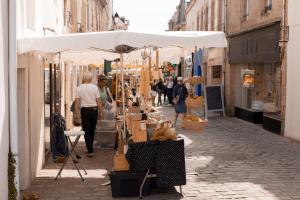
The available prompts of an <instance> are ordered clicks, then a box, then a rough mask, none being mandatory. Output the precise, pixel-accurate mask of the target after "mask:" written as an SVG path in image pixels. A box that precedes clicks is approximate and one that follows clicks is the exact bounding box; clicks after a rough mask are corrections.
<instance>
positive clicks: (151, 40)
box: [18, 31, 227, 63]
mask: <svg viewBox="0 0 300 200" xmlns="http://www.w3.org/2000/svg"><path fill="white" fill-rule="evenodd" d="M119 45H127V46H130V47H133V48H134V49H135V50H137V49H139V50H141V49H144V48H147V47H158V48H161V49H164V48H167V49H169V50H170V51H168V50H164V51H163V52H164V53H162V56H163V55H164V57H165V59H166V60H168V59H172V60H174V57H178V56H179V54H182V53H180V51H178V50H177V51H176V50H174V49H175V48H180V49H189V50H190V51H192V50H193V49H194V48H195V46H197V47H198V48H203V47H205V48H210V47H221V48H223V47H226V46H227V42H226V38H225V34H224V33H223V32H211V31H205V32H201V31H200V32H197V31H195V32H188V31H186V32H180V31H178V32H163V33H159V34H153V33H136V32H127V31H111V32H93V33H74V34H63V35H57V36H45V37H32V38H21V39H19V40H18V54H23V53H26V52H33V51H35V52H43V53H58V52H61V58H62V59H63V60H70V61H74V62H78V63H97V62H98V63H99V61H101V60H103V59H111V60H113V59H115V58H117V57H119V55H118V52H117V51H116V50H115V48H116V47H117V46H119ZM176 52H177V53H176ZM132 54H133V55H136V56H133V55H130V54H128V55H126V54H124V59H125V60H126V58H127V59H129V60H131V61H133V60H134V59H137V58H138V57H139V58H140V57H141V56H140V53H132ZM171 54H172V55H171ZM174 54H175V55H174ZM162 59H164V58H162Z"/></svg>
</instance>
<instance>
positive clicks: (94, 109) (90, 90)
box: [74, 72, 103, 157]
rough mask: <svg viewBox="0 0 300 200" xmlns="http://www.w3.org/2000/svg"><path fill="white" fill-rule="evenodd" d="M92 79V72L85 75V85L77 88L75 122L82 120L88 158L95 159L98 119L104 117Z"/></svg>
mask: <svg viewBox="0 0 300 200" xmlns="http://www.w3.org/2000/svg"><path fill="white" fill-rule="evenodd" d="M92 78H93V74H92V73H91V72H85V73H84V74H83V81H82V82H83V83H82V84H81V85H80V86H78V88H77V93H76V98H75V106H74V111H75V112H74V114H75V121H76V122H77V123H79V121H80V118H81V122H82V129H83V131H84V133H85V134H84V139H85V144H86V148H87V156H88V157H93V153H94V148H93V144H94V137H95V128H96V124H97V119H98V117H99V118H101V117H102V116H103V106H102V102H101V99H100V94H99V90H98V87H97V86H96V85H94V84H92Z"/></svg>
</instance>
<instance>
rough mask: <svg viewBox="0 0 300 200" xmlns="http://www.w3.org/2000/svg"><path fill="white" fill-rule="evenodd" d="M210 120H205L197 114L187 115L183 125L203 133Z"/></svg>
mask: <svg viewBox="0 0 300 200" xmlns="http://www.w3.org/2000/svg"><path fill="white" fill-rule="evenodd" d="M207 124H208V121H207V120H203V119H201V118H200V117H198V116H196V115H187V116H186V117H185V119H184V120H183V126H184V128H185V129H189V130H194V131H197V132H199V133H201V132H202V131H203V129H204V127H205V126H207Z"/></svg>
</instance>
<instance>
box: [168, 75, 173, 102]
mask: <svg viewBox="0 0 300 200" xmlns="http://www.w3.org/2000/svg"><path fill="white" fill-rule="evenodd" d="M173 87H174V82H173V78H172V77H169V82H168V85H167V96H168V100H169V104H172V105H173V104H174V103H173Z"/></svg>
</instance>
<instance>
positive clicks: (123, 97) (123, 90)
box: [120, 53, 126, 140]
mask: <svg viewBox="0 0 300 200" xmlns="http://www.w3.org/2000/svg"><path fill="white" fill-rule="evenodd" d="M120 59H121V76H122V106H123V128H124V132H123V135H122V136H123V140H125V139H126V138H125V137H126V124H125V119H126V118H125V83H124V66H123V64H124V60H123V53H121V54H120Z"/></svg>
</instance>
